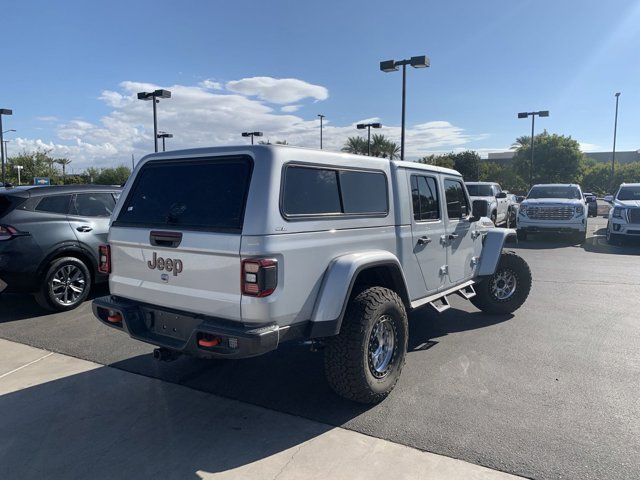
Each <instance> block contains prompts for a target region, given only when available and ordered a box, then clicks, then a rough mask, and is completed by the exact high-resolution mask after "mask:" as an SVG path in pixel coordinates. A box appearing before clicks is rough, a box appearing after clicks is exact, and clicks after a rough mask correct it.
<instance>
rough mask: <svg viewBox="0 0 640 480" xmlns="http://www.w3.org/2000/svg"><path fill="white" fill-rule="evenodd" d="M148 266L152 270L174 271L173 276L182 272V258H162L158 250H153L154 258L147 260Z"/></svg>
mask: <svg viewBox="0 0 640 480" xmlns="http://www.w3.org/2000/svg"><path fill="white" fill-rule="evenodd" d="M147 266H148V267H149V268H150V269H151V270H155V269H158V270H166V271H167V272H173V276H174V277H177V276H178V274H179V273H181V272H182V260H179V259H177V258H173V259H172V258H162V257H159V256H158V254H157V253H156V252H153V258H152V259H151V260H149V261H148V262H147Z"/></svg>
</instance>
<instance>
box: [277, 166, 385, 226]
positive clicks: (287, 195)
mask: <svg viewBox="0 0 640 480" xmlns="http://www.w3.org/2000/svg"><path fill="white" fill-rule="evenodd" d="M282 209H283V213H284V214H285V215H288V216H309V215H311V216H313V215H379V214H386V213H387V212H388V209H389V206H388V199H387V180H386V177H385V176H384V174H382V173H378V172H362V171H354V170H338V169H332V168H315V167H303V166H298V165H295V166H289V167H287V168H286V170H285V177H284V188H283V194H282Z"/></svg>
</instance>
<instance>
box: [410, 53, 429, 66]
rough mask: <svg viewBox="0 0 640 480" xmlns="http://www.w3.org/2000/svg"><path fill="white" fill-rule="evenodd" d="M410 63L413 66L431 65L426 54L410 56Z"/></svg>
mask: <svg viewBox="0 0 640 480" xmlns="http://www.w3.org/2000/svg"><path fill="white" fill-rule="evenodd" d="M410 63H411V66H412V67H413V68H427V67H429V66H431V62H430V61H429V59H428V58H427V56H426V55H420V56H417V57H411V60H410Z"/></svg>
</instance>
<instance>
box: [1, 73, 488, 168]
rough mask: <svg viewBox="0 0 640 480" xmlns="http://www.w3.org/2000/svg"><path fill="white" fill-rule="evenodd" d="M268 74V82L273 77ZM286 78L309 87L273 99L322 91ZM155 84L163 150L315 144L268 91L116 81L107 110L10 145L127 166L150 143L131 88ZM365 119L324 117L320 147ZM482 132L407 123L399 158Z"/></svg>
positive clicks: (149, 122)
mask: <svg viewBox="0 0 640 480" xmlns="http://www.w3.org/2000/svg"><path fill="white" fill-rule="evenodd" d="M261 78H265V77H261ZM271 80H273V81H274V82H275V84H279V83H278V82H280V80H276V79H271ZM288 80H292V81H293V82H294V84H296V85H297V84H301V85H307V86H309V87H311V88H310V89H308V91H306V92H302V91H301V90H299V89H298V90H296V89H294V90H295V92H291V91H289V93H287V94H286V95H284V94H283V93H282V92H279V93H278V95H280V97H278V96H277V95H276V97H275V98H284V97H288V98H287V99H286V101H287V102H293V101H299V99H300V98H311V99H317V98H320V97H323V96H324V98H326V97H327V96H328V93H326V89H324V87H318V86H313V85H310V84H308V83H306V82H303V81H301V80H295V79H288ZM239 82H242V81H239ZM229 83H231V82H229ZM272 83H273V82H272ZM245 86H246V85H245ZM157 88H167V89H169V90H171V92H172V97H171V98H170V99H166V100H160V103H159V104H158V105H157V106H158V126H159V129H160V130H164V131H167V132H169V133H172V134H173V135H174V137H173V138H171V139H168V140H167V147H168V148H169V149H179V148H192V147H202V146H215V145H234V144H236V145H237V144H243V143H246V139H244V138H242V137H241V136H240V133H241V132H243V131H248V130H259V131H262V132H264V136H265V139H269V140H271V141H272V142H275V141H276V140H286V141H287V142H288V143H289V144H291V145H297V146H305V147H312V148H317V147H318V146H319V133H320V132H319V129H320V121H319V119H318V118H317V117H316V116H315V115H313V117H312V119H311V120H305V119H303V118H301V117H299V116H297V115H295V114H293V113H294V112H293V111H292V110H294V109H293V108H292V107H299V106H300V105H302V103H295V104H289V105H284V106H282V107H281V108H280V109H275V108H274V107H272V106H271V105H270V104H269V103H270V102H271V101H273V98H274V97H272V96H271V95H270V94H267V96H268V97H269V98H271V100H261V99H259V98H255V97H254V95H255V94H253V93H246V94H238V93H230V92H228V91H219V90H213V89H211V88H207V87H205V86H203V85H201V84H198V85H172V86H171V85H165V86H159V85H154V84H151V83H144V82H134V81H124V82H122V83H121V84H120V85H119V88H118V89H116V90H114V91H112V90H105V91H103V92H102V93H101V95H100V97H99V100H100V101H102V102H103V103H104V104H105V105H107V106H108V107H109V108H110V109H111V110H110V112H109V113H108V114H107V115H105V116H103V117H102V118H100V119H98V120H95V121H94V120H91V121H88V119H73V120H68V121H65V122H60V123H57V124H55V128H56V130H55V137H54V138H53V139H47V140H43V139H31V138H18V139H16V140H15V142H12V143H13V145H12V150H13V149H18V150H23V149H27V150H32V149H35V148H40V149H46V150H51V154H52V155H54V156H66V157H69V158H70V159H71V160H72V161H73V164H72V165H73V167H74V169H77V170H80V169H83V168H86V167H89V166H98V167H104V166H114V165H119V164H125V165H129V164H130V162H131V155H132V154H133V155H135V158H136V159H139V158H140V157H142V156H143V155H145V154H147V153H150V152H151V151H152V150H153V117H152V114H151V110H152V105H151V103H150V102H142V101H139V100H137V96H136V94H137V92H140V91H148V90H154V89H157ZM314 88H320V89H322V90H324V91H325V94H324V95H321V94H320V93H318V92H316V93H315V94H313V93H312V92H313V90H314ZM285 90H286V89H285ZM263 93H266V92H263ZM271 93H273V92H271ZM274 95H275V94H274ZM301 96H302V97H301ZM291 98H297V99H298V100H291ZM274 103H275V102H274ZM288 107H290V108H288ZM373 121H381V119H379V118H367V119H359V120H358V121H356V122H354V123H352V124H350V125H342V126H338V125H333V124H332V123H331V121H330V119H326V118H325V121H324V132H323V133H324V138H323V140H324V148H325V149H328V150H334V151H339V150H340V148H341V147H342V146H343V145H344V142H345V140H346V139H347V137H349V136H355V135H362V134H363V132H362V131H359V130H356V128H355V126H356V124H357V123H361V122H373ZM376 133H382V134H384V135H386V136H388V137H390V138H391V139H392V140H393V141H395V142H397V143H399V142H400V127H398V126H389V125H387V124H385V123H384V121H383V128H382V129H381V130H378V131H376ZM485 137H486V135H471V134H469V133H467V132H465V131H464V130H463V129H462V128H460V127H458V126H455V125H452V124H451V123H449V122H446V121H432V122H426V123H422V124H419V125H415V126H413V127H410V128H408V129H407V132H406V142H407V145H406V157H407V158H408V159H412V158H413V159H415V158H418V157H419V156H422V155H425V154H427V153H432V152H434V151H451V150H452V149H457V148H464V147H465V146H468V145H469V144H470V143H471V142H473V141H475V140H479V139H482V138H485ZM13 151H15V150H13Z"/></svg>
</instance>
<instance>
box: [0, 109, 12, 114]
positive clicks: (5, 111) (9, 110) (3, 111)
mask: <svg viewBox="0 0 640 480" xmlns="http://www.w3.org/2000/svg"><path fill="white" fill-rule="evenodd" d="M0 115H13V110H11V109H9V108H0Z"/></svg>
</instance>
